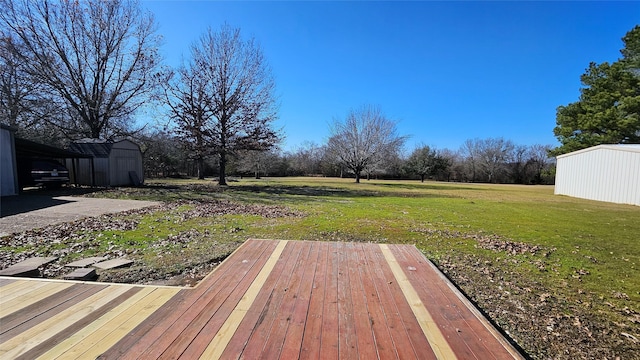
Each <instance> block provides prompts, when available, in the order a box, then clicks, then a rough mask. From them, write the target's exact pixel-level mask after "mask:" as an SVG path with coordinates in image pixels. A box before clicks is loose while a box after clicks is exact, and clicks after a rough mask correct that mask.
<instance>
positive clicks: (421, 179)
mask: <svg viewBox="0 0 640 360" xmlns="http://www.w3.org/2000/svg"><path fill="white" fill-rule="evenodd" d="M420 182H424V174H420Z"/></svg>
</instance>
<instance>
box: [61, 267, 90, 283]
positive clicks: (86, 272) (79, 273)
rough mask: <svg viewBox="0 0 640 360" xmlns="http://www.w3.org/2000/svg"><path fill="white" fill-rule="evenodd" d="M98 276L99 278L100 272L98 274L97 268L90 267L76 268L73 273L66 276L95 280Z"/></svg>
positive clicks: (74, 278)
mask: <svg viewBox="0 0 640 360" xmlns="http://www.w3.org/2000/svg"><path fill="white" fill-rule="evenodd" d="M97 278H98V274H96V269H90V268H80V269H75V270H74V271H73V272H72V273H70V274H67V275H65V276H64V279H65V280H87V281H93V280H95V279H97Z"/></svg>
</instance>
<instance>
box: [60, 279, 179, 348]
mask: <svg viewBox="0 0 640 360" xmlns="http://www.w3.org/2000/svg"><path fill="white" fill-rule="evenodd" d="M144 290H146V289H143V290H142V291H144ZM177 291H178V290H177V289H152V292H151V293H150V294H149V295H147V296H145V297H144V298H143V299H140V300H139V301H137V302H135V303H134V304H133V305H132V306H130V307H129V308H128V309H125V311H123V312H122V313H120V314H118V315H117V316H116V317H114V318H113V319H111V321H109V322H107V323H106V324H104V326H102V327H100V329H99V331H96V332H94V333H93V334H92V336H91V337H87V338H86V339H84V340H83V341H82V342H81V343H79V344H77V345H76V346H75V347H73V348H72V349H71V350H70V351H69V352H68V354H67V353H65V354H64V356H63V357H62V358H63V359H95V358H96V357H97V356H98V355H100V354H102V353H103V352H105V351H106V350H107V349H108V348H110V347H111V346H113V345H114V344H115V343H116V342H117V341H118V340H120V339H121V338H122V337H123V336H125V335H126V334H128V333H129V332H130V331H131V330H133V328H135V327H136V326H137V325H138V324H140V323H141V322H142V321H144V320H145V319H146V318H147V317H148V316H149V315H151V314H152V313H153V312H154V311H156V310H157V309H158V308H159V307H160V306H162V305H163V304H165V303H166V302H167V300H169V299H170V298H171V297H173V296H174V295H175V294H176V292H177Z"/></svg>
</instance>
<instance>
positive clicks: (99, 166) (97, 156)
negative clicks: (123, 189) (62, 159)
mask: <svg viewBox="0 0 640 360" xmlns="http://www.w3.org/2000/svg"><path fill="white" fill-rule="evenodd" d="M69 148H70V150H72V151H75V152H79V153H82V154H85V155H89V156H91V158H90V159H75V160H67V162H69V161H76V162H77V163H76V164H73V165H74V166H75V169H77V170H76V174H74V176H75V179H73V180H74V181H75V182H76V183H78V184H81V185H89V186H105V187H107V186H128V185H140V184H141V183H142V182H143V176H144V169H143V167H142V152H141V151H140V147H139V146H138V144H136V143H134V142H133V141H130V140H120V141H116V142H107V141H100V140H94V139H87V140H83V141H79V142H74V143H72V144H71V145H70V146H69ZM67 167H68V168H71V164H69V163H67Z"/></svg>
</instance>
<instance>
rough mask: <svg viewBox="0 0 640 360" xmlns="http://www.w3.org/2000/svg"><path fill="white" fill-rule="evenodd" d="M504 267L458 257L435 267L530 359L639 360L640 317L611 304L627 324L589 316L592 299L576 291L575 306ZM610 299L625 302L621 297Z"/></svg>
mask: <svg viewBox="0 0 640 360" xmlns="http://www.w3.org/2000/svg"><path fill="white" fill-rule="evenodd" d="M509 264H510V260H509V259H508V258H503V259H502V260H494V261H489V260H487V259H486V258H484V257H482V256H480V255H476V254H465V253H461V252H460V253H451V254H448V255H444V256H442V257H441V258H440V259H439V260H438V267H439V268H440V269H441V270H442V271H443V272H444V273H445V274H446V275H447V276H448V277H450V278H451V279H452V281H453V282H454V283H455V284H456V285H457V286H459V287H460V288H461V289H462V290H463V291H464V293H465V294H466V295H467V296H468V297H469V298H470V299H471V300H472V301H473V302H474V303H475V304H477V306H478V307H480V308H481V309H482V310H483V311H484V312H486V313H487V314H488V315H489V317H490V318H491V319H493V320H494V321H495V322H496V323H498V324H499V326H500V327H501V328H502V329H504V330H505V331H506V332H507V333H508V334H509V336H511V337H512V338H513V339H514V340H515V341H517V343H518V344H520V345H521V346H522V347H523V348H524V349H526V351H527V353H528V355H529V356H531V358H533V359H571V360H573V359H615V358H617V357H621V358H623V359H626V358H628V359H637V358H640V342H636V341H635V340H637V338H638V336H637V334H638V329H640V328H639V327H638V323H637V322H636V323H634V321H633V319H634V318H635V319H637V321H640V314H637V313H636V312H634V311H633V310H631V309H629V308H628V307H625V308H615V305H613V304H611V305H610V306H611V307H612V309H614V311H616V312H618V313H620V314H621V315H623V316H625V317H626V319H627V320H628V322H625V323H614V322H612V321H608V320H607V318H606V317H605V316H603V315H602V314H600V313H598V312H597V311H594V308H593V304H595V303H597V302H598V301H599V300H598V299H597V297H596V296H595V295H593V294H591V293H588V292H584V291H581V292H579V294H580V295H579V298H578V299H579V300H580V301H577V300H578V299H569V298H566V297H564V296H563V295H560V294H554V293H552V292H550V291H549V290H548V289H547V288H546V287H545V286H544V284H542V283H539V282H538V281H537V279H536V278H535V277H526V276H522V275H521V274H520V273H518V272H516V271H513V270H511V268H510V265H509ZM613 296H614V297H616V298H618V299H622V300H625V299H626V297H625V294H624V293H614V294H613ZM600 301H601V300H600ZM625 334H627V335H630V336H626V335H625Z"/></svg>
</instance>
